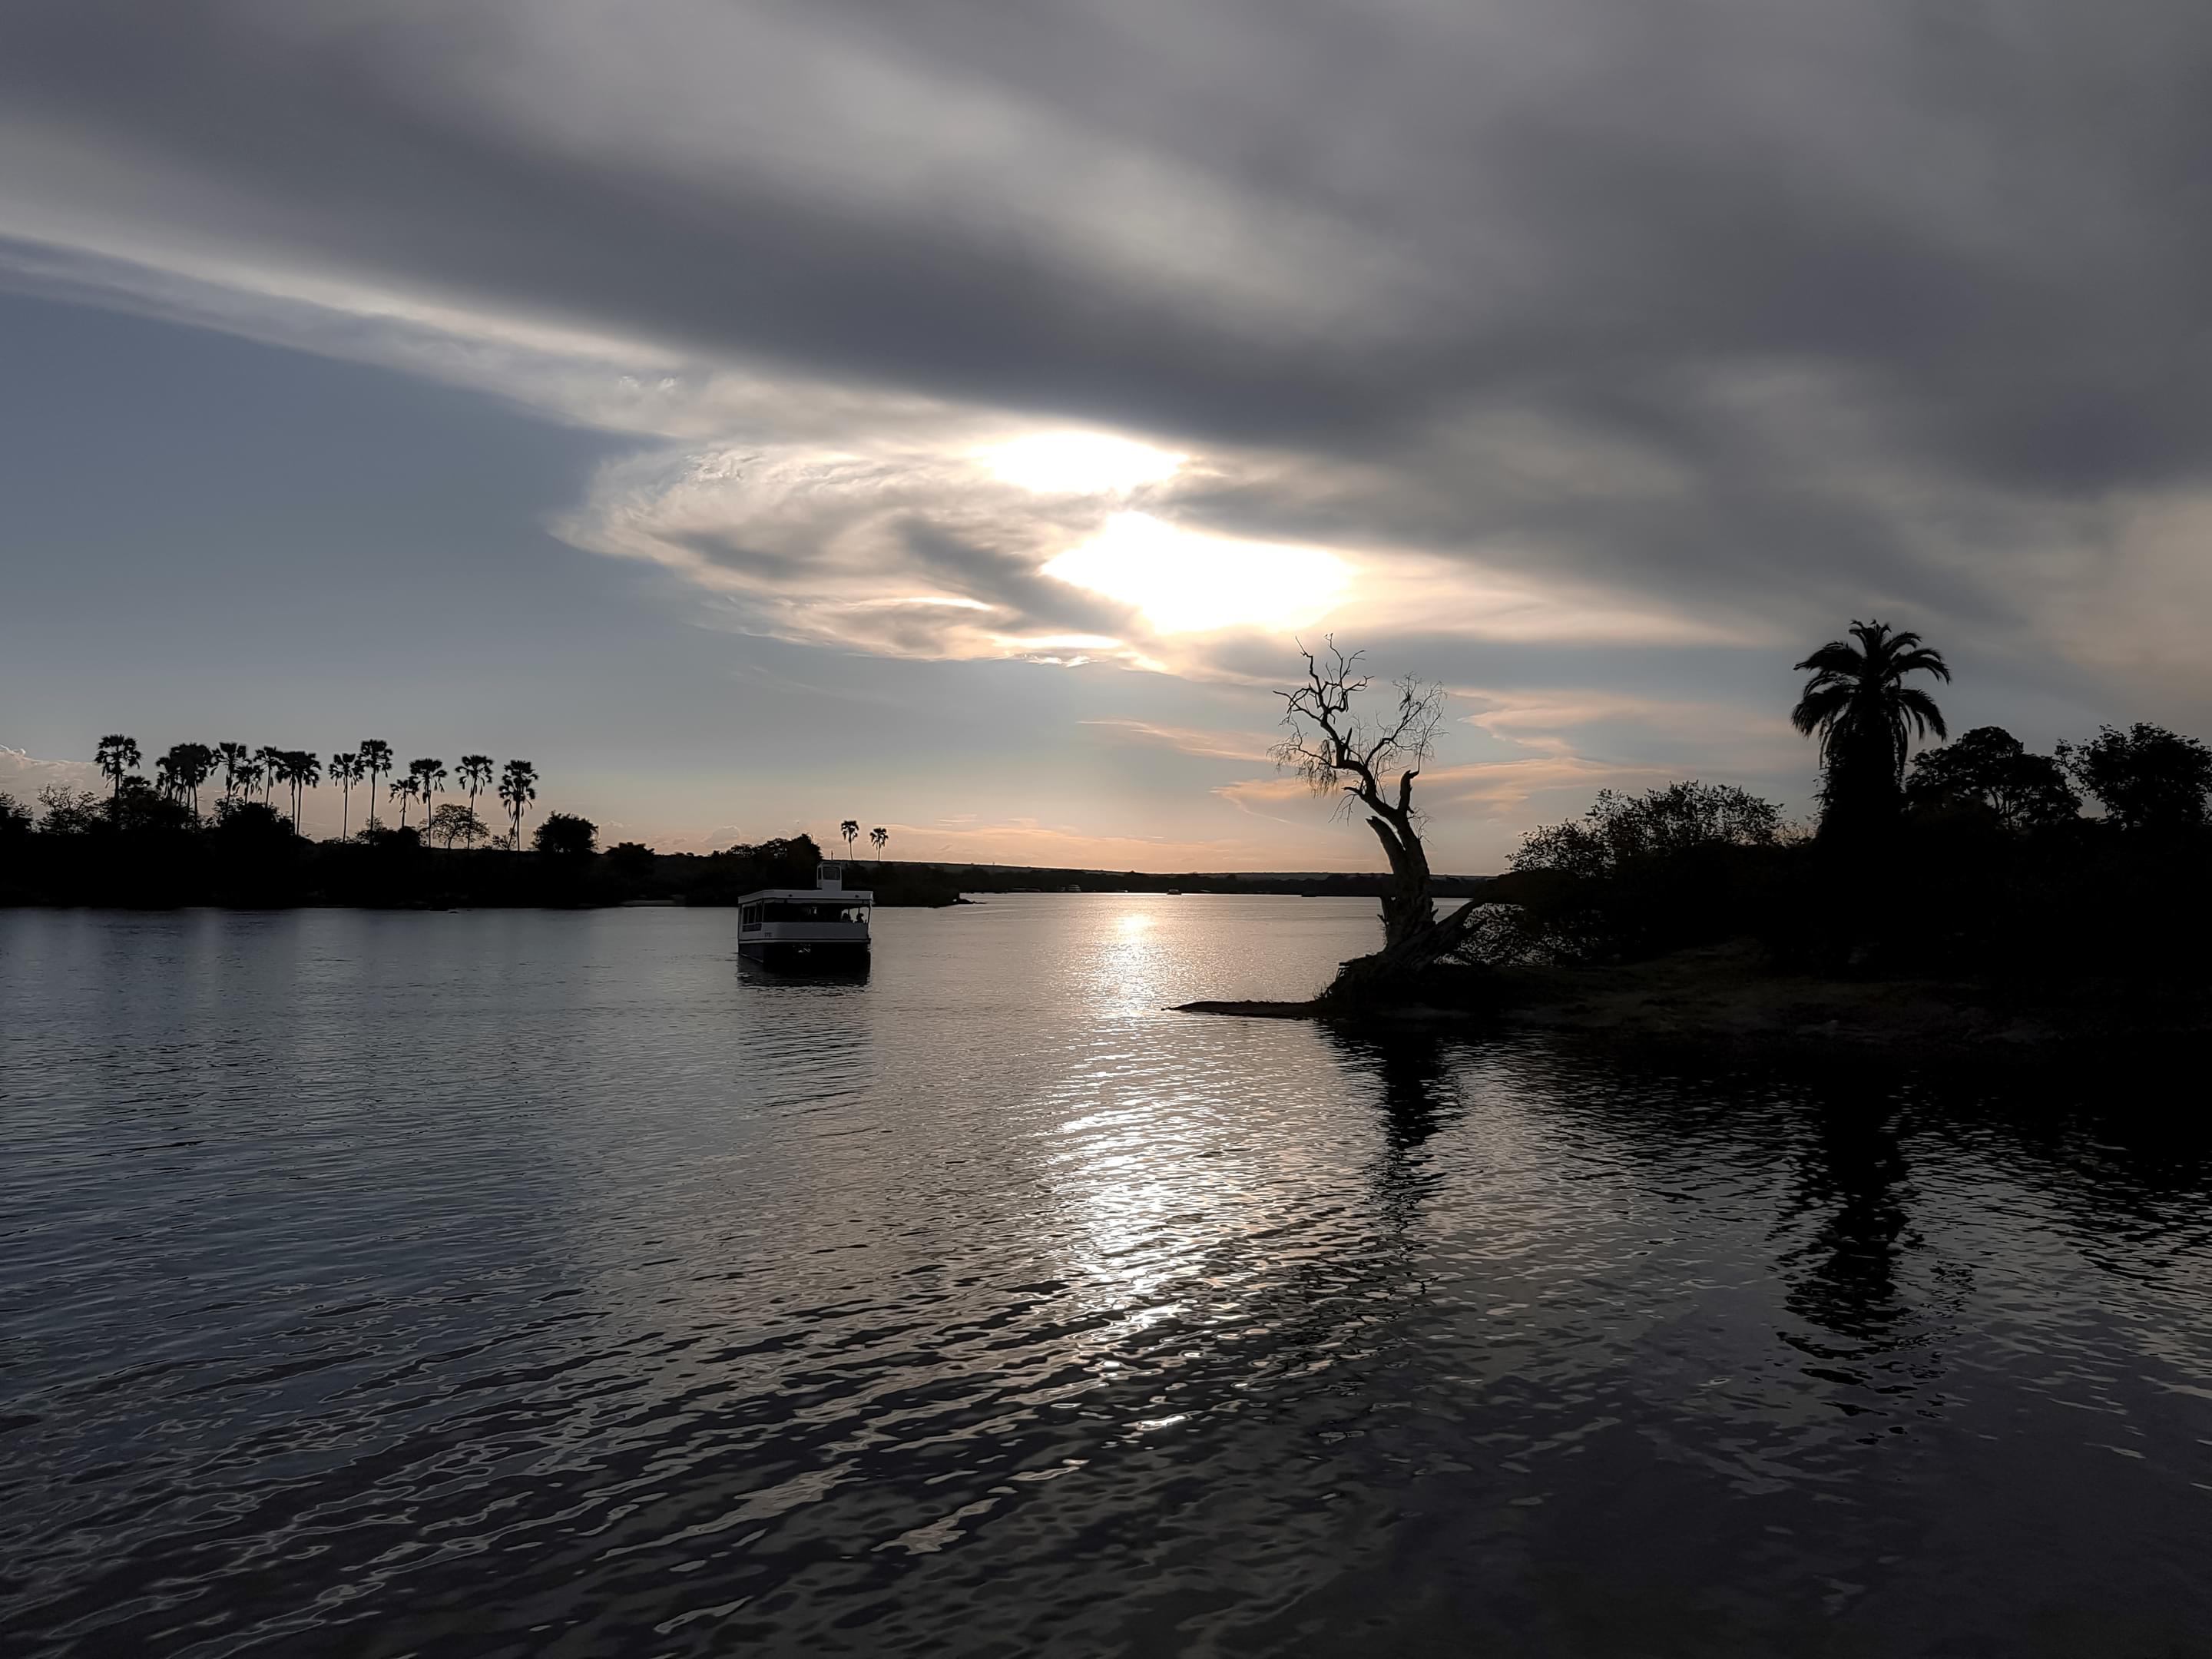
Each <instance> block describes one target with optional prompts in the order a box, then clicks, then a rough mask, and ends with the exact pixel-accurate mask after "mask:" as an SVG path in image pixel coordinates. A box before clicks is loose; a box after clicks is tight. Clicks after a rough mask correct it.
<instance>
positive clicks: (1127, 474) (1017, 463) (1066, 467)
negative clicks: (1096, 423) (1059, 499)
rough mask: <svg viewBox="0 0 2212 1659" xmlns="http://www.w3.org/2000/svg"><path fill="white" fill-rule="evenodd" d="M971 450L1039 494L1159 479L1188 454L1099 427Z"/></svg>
mask: <svg viewBox="0 0 2212 1659" xmlns="http://www.w3.org/2000/svg"><path fill="white" fill-rule="evenodd" d="M975 453H976V457H977V459H980V460H981V461H982V462H983V464H984V465H986V466H987V467H989V468H990V469H991V471H992V473H993V474H994V476H995V477H998V478H999V479H1000V481H1001V482H1003V483H1010V484H1014V485H1017V486H1018V487H1019V488H1021V489H1029V490H1034V491H1036V493H1037V494H1038V495H1108V494H1110V493H1114V492H1118V491H1121V490H1129V489H1138V488H1139V487H1141V486H1143V485H1145V484H1152V483H1165V482H1166V481H1167V480H1168V479H1170V478H1172V477H1175V475H1176V473H1177V472H1178V471H1181V470H1182V464H1183V463H1184V462H1185V461H1187V460H1188V459H1190V457H1188V455H1179V454H1176V453H1175V452H1174V451H1172V450H1166V449H1155V448H1153V447H1152V445H1150V444H1140V443H1138V442H1137V441H1135V440H1133V439H1130V438H1116V437H1113V436H1110V435H1108V434H1106V433H1103V432H1040V433H1037V434H1036V435H1033V436H1030V437H1027V438H1016V439H1013V440H1012V441H1009V442H1006V443H1002V444H991V445H988V446H987V447H984V448H982V449H980V450H978V451H976V452H975Z"/></svg>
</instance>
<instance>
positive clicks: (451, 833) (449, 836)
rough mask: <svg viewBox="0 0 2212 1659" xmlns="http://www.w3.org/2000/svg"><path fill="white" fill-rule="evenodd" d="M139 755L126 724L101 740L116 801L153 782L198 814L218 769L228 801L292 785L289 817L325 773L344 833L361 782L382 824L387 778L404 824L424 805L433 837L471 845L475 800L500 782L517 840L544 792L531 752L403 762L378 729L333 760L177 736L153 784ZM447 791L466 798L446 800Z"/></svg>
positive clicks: (259, 797) (101, 759) (476, 833)
mask: <svg viewBox="0 0 2212 1659" xmlns="http://www.w3.org/2000/svg"><path fill="white" fill-rule="evenodd" d="M143 758H144V757H143V755H142V754H141V752H140V750H139V748H138V744H137V742H136V740H134V739H133V738H130V737H127V736H125V735H124V734H123V733H121V732H112V733H110V734H109V735H108V736H106V737H104V738H101V739H100V747H99V749H98V750H96V751H95V752H94V763H96V764H97V765H98V766H99V768H100V774H101V775H102V776H104V777H105V778H106V779H107V781H108V783H109V785H110V787H111V790H112V800H113V802H114V803H115V804H116V805H120V804H121V802H122V799H123V795H124V792H125V790H127V789H131V788H133V787H137V788H145V787H151V788H152V789H154V790H155V792H156V793H159V794H160V795H161V798H162V799H166V800H173V801H175V802H177V803H178V804H179V805H182V806H184V807H185V808H186V809H187V810H188V811H190V812H191V815H192V816H193V817H195V818H197V817H198V816H199V813H200V791H201V790H202V789H203V788H204V787H207V786H208V785H209V784H210V781H213V780H214V779H215V778H216V776H217V775H218V774H220V775H221V778H222V800H223V801H224V802H225V803H244V802H256V801H258V803H259V804H260V805H264V806H271V805H273V799H272V798H273V797H274V795H275V793H276V790H277V789H279V788H280V787H281V788H283V789H284V790H286V791H287V792H289V799H290V801H291V806H292V822H293V823H295V824H297V823H299V821H300V812H301V806H302V805H303V802H302V799H301V797H302V796H303V795H304V793H306V792H307V790H310V789H313V788H314V787H316V786H317V785H319V784H320V783H322V782H324V781H325V780H327V781H329V782H331V783H332V784H335V785H337V789H338V797H339V820H338V821H339V830H338V833H339V835H340V836H341V837H342V838H343V837H344V836H349V835H351V833H352V830H353V792H354V791H355V790H356V788H362V789H365V790H366V791H367V792H368V814H367V817H368V822H367V823H366V824H365V825H364V826H363V827H364V828H365V829H381V828H383V827H384V826H383V824H382V823H381V821H380V819H379V818H378V817H377V815H376V801H377V792H378V790H379V788H380V787H382V788H383V790H384V793H385V796H386V799H388V800H394V801H397V802H398V803H399V824H400V827H401V828H403V829H404V828H408V827H410V825H409V823H408V818H409V817H410V813H412V812H413V811H415V810H416V809H417V808H419V809H420V811H421V829H422V832H423V833H424V834H426V835H428V836H430V837H431V838H432V839H442V840H443V841H444V842H445V844H446V845H447V846H448V847H450V846H452V845H453V843H454V842H457V841H458V842H462V843H464V844H465V845H473V844H474V843H475V842H477V841H478V840H482V839H485V838H486V837H487V836H488V834H489V832H488V831H487V830H486V829H484V827H483V821H482V820H481V819H479V818H478V817H477V798H478V797H479V796H481V795H484V794H487V793H493V792H494V791H495V790H496V793H497V795H498V799H499V803H500V805H501V806H502V807H503V808H505V809H506V812H507V821H508V830H507V835H506V836H503V837H501V839H502V840H504V841H505V842H507V845H508V846H509V847H511V848H512V847H520V845H521V844H522V823H523V819H524V818H525V817H527V816H528V813H529V810H530V806H531V804H532V802H533V801H535V800H536V799H538V769H537V767H536V766H534V765H533V764H532V763H530V762H528V761H526V760H511V761H508V762H507V763H505V764H504V765H501V763H498V762H496V761H495V760H494V759H493V758H492V757H490V756H489V755H464V756H462V757H461V758H460V760H459V762H458V763H456V764H455V765H453V766H452V767H448V766H447V764H446V763H445V762H444V761H442V760H440V759H437V758H436V757H431V756H425V757H422V758H421V759H418V760H413V761H410V762H409V763H407V764H406V766H405V767H404V768H403V767H401V766H400V764H399V763H398V757H397V756H396V755H395V753H394V752H393V750H392V745H391V744H388V743H386V741H385V740H384V739H383V738H363V739H362V741H361V743H360V744H357V745H356V747H355V748H353V749H351V750H346V751H344V752H342V753H338V754H334V755H332V756H331V757H330V761H329V763H328V767H327V769H325V764H324V763H323V761H322V759H321V757H319V756H318V755H316V754H315V753H314V752H313V750H306V749H276V748H271V747H267V746H264V747H262V748H258V749H249V748H248V747H247V746H246V744H242V743H218V744H204V743H180V744H174V745H173V746H172V747H171V748H170V749H169V750H168V751H167V753H166V754H163V755H161V756H159V757H156V758H155V762H154V779H153V781H152V783H151V785H150V786H149V784H148V783H147V781H146V780H145V779H144V778H143V776H141V775H139V774H138V771H137V769H138V767H139V766H140V765H141V764H142V763H143ZM441 791H445V792H447V793H452V794H458V795H459V796H461V797H462V798H463V799H462V800H449V801H447V802H444V803H443V804H441V803H440V802H439V800H438V795H439V793H440V792H441Z"/></svg>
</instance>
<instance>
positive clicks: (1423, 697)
mask: <svg viewBox="0 0 2212 1659" xmlns="http://www.w3.org/2000/svg"><path fill="white" fill-rule="evenodd" d="M1300 649H1301V654H1302V655H1304V658H1305V660H1306V683H1305V684H1304V685H1302V686H1300V687H1299V688H1297V690H1294V691H1285V692H1283V693H1281V694H1279V695H1280V696H1282V698H1283V700H1284V702H1285V704H1286V705H1287V707H1286V708H1285V714H1284V717H1283V723H1284V724H1285V726H1288V727H1289V728H1290V730H1291V736H1290V737H1289V738H1287V739H1285V741H1284V742H1283V743H1282V744H1280V745H1279V746H1278V748H1277V749H1276V751H1275V756H1276V759H1277V761H1278V762H1279V763H1280V764H1282V765H1284V766H1286V767H1289V768H1291V769H1293V770H1296V771H1297V772H1298V773H1299V774H1300V775H1303V776H1304V778H1305V779H1306V781H1307V782H1308V783H1310V784H1311V785H1312V786H1313V787H1314V789H1315V790H1316V792H1317V793H1318V792H1331V791H1337V790H1341V791H1342V793H1343V794H1344V795H1345V797H1346V804H1347V805H1356V807H1357V808H1358V810H1360V811H1364V814H1365V816H1366V818H1367V825H1368V828H1370V829H1372V830H1374V832H1375V837H1376V840H1377V841H1379V842H1382V843H1383V855H1384V857H1385V858H1387V859H1388V860H1389V865H1390V885H1389V890H1388V891H1387V892H1385V893H1384V895H1383V948H1382V949H1381V950H1380V951H1376V952H1375V953H1374V954H1373V955H1371V956H1364V957H1355V958H1354V959H1353V960H1352V961H1350V962H1347V963H1344V964H1343V966H1342V967H1341V968H1340V969H1338V972H1337V976H1336V979H1335V981H1334V983H1332V984H1331V985H1330V986H1329V987H1328V990H1327V991H1326V992H1324V993H1323V994H1322V1000H1325V1001H1336V1002H1345V1003H1353V1002H1359V1001H1364V1000H1368V999H1370V998H1371V997H1374V996H1376V995H1377V994H1385V993H1387V992H1388V991H1389V989H1390V988H1391V987H1395V986H1400V985H1402V984H1403V983H1404V982H1405V981H1408V980H1410V979H1412V978H1413V977H1414V976H1415V975H1419V973H1420V972H1421V971H1422V970H1423V969H1426V968H1429V967H1431V966H1432V965H1433V964H1434V963H1437V962H1438V961H1439V960H1441V959H1442V958H1443V957H1446V956H1449V954H1450V953H1451V952H1452V951H1455V950H1456V949H1457V948H1458V947H1459V945H1460V944H1461V943H1462V940H1464V939H1465V938H1466V936H1467V929H1468V922H1469V921H1471V920H1472V918H1473V914H1474V901H1472V900H1470V901H1468V902H1467V903H1466V904H1463V905H1462V906H1461V907H1460V908H1458V909H1457V910H1455V911H1454V912H1453V913H1452V914H1451V915H1449V916H1446V917H1444V918H1443V919H1442V920H1441V921H1439V920H1438V919H1437V913H1436V909H1437V907H1436V882H1435V878H1434V877H1433V876H1432V875H1431V872H1430V870H1429V854H1428V849H1427V848H1425V847H1424V846H1423V845H1422V843H1421V832H1420V826H1419V820H1418V818H1417V816H1416V814H1415V812H1414V810H1413V780H1414V779H1416V778H1418V777H1419V775H1421V766H1422V763H1424V762H1425V761H1426V759H1427V758H1428V756H1429V753H1430V751H1431V749H1432V748H1433V746H1434V744H1435V740H1436V733H1437V726H1438V725H1439V724H1440V723H1441V721H1442V720H1443V696H1444V694H1443V687H1442V686H1438V685H1424V684H1420V683H1419V682H1418V681H1414V680H1411V679H1407V680H1401V682H1399V684H1398V688H1397V690H1398V707H1397V709H1396V711H1395V716H1394V718H1393V719H1392V720H1391V721H1390V723H1389V725H1388V726H1383V727H1381V728H1379V729H1377V730H1376V731H1373V732H1370V730H1369V729H1368V727H1367V726H1366V725H1365V723H1364V720H1363V719H1362V717H1361V716H1360V715H1359V714H1358V712H1357V710H1356V709H1355V708H1354V707H1353V700H1354V698H1355V697H1356V696H1357V695H1358V693H1360V692H1362V691H1364V690H1366V689H1367V688H1368V686H1369V684H1370V679H1369V677H1368V676H1367V675H1365V674H1364V673H1362V672H1361V671H1360V669H1359V656H1360V653H1358V652H1356V651H1355V652H1353V653H1352V654H1351V655H1350V656H1346V655H1345V654H1344V653H1342V652H1341V651H1340V650H1338V649H1337V648H1336V642H1335V641H1334V639H1331V640H1329V641H1327V642H1326V643H1325V644H1324V646H1323V647H1322V649H1323V651H1324V653H1326V658H1325V659H1322V658H1316V656H1315V654H1314V653H1312V652H1310V651H1306V650H1304V647H1301V648H1300ZM1394 767H1395V768H1398V769H1399V771H1398V782H1397V787H1396V788H1395V791H1392V792H1390V793H1385V792H1384V789H1383V781H1382V780H1383V778H1384V777H1385V776H1387V775H1389V771H1390V770H1391V769H1392V768H1394Z"/></svg>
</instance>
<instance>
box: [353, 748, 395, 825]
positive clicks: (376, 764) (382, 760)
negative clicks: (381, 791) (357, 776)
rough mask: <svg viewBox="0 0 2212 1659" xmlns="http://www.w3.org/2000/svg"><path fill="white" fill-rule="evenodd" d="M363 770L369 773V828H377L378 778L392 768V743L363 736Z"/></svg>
mask: <svg viewBox="0 0 2212 1659" xmlns="http://www.w3.org/2000/svg"><path fill="white" fill-rule="evenodd" d="M361 765H362V771H364V772H366V773H367V774H368V824H367V825H366V827H367V828H368V829H375V828H376V785H377V780H378V779H380V777H382V776H383V775H384V774H386V772H389V771H390V770H391V769H392V745H391V744H388V743H386V742H385V740H384V739H383V738H362V740H361Z"/></svg>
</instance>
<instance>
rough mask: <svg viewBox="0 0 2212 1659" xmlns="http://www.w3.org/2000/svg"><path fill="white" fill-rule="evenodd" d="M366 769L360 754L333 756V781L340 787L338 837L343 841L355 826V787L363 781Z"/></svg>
mask: <svg viewBox="0 0 2212 1659" xmlns="http://www.w3.org/2000/svg"><path fill="white" fill-rule="evenodd" d="M362 770H363V768H362V763H361V757H360V756H358V755H333V756H331V782H332V783H335V784H336V785H337V787H338V839H339V840H340V841H343V840H344V839H345V838H346V835H347V832H348V831H349V830H350V829H352V827H353V787H354V785H356V783H359V782H360V781H361V778H362Z"/></svg>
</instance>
